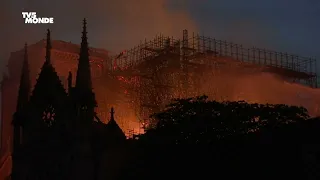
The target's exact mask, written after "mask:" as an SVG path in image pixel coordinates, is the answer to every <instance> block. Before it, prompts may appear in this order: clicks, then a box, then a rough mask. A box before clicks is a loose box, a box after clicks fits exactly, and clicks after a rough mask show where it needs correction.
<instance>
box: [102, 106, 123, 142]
mask: <svg viewBox="0 0 320 180" xmlns="http://www.w3.org/2000/svg"><path fill="white" fill-rule="evenodd" d="M106 130H107V132H108V134H109V136H110V138H115V139H117V138H119V139H126V135H125V134H124V133H123V131H122V129H121V128H120V126H119V125H118V123H117V122H116V121H115V119H114V111H113V108H112V109H111V118H110V121H109V122H108V123H107V125H106Z"/></svg>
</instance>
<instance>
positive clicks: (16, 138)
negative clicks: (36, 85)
mask: <svg viewBox="0 0 320 180" xmlns="http://www.w3.org/2000/svg"><path fill="white" fill-rule="evenodd" d="M30 87H31V85H30V77H29V65H28V49H27V44H25V47H24V60H23V64H22V70H21V78H20V87H19V92H18V100H17V109H16V112H15V113H14V115H13V121H12V124H13V152H12V173H11V179H12V180H18V179H20V178H19V175H20V174H21V172H20V171H21V169H20V166H19V164H20V161H19V159H20V158H21V156H20V147H21V144H22V143H23V141H24V139H23V137H22V136H23V134H21V133H22V132H21V129H22V128H23V124H24V122H23V120H24V119H26V118H27V117H26V114H25V112H27V110H26V109H25V108H26V107H27V103H28V102H29V95H30Z"/></svg>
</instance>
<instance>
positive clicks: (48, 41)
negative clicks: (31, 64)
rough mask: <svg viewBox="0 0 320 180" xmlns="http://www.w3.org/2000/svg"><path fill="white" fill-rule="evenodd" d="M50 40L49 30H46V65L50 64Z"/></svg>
mask: <svg viewBox="0 0 320 180" xmlns="http://www.w3.org/2000/svg"><path fill="white" fill-rule="evenodd" d="M50 59H51V38H50V30H49V29H48V30H47V46H46V63H51V60H50Z"/></svg>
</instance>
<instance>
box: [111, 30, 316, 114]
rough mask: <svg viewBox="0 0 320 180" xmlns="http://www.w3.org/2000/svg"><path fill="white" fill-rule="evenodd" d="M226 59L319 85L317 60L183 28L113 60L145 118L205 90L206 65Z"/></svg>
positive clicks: (117, 75)
mask: <svg viewBox="0 0 320 180" xmlns="http://www.w3.org/2000/svg"><path fill="white" fill-rule="evenodd" d="M223 58H228V59H232V60H234V61H235V62H237V63H240V64H242V65H243V66H248V67H249V66H252V65H255V66H258V67H261V69H262V70H263V71H267V72H272V73H276V74H278V75H281V76H283V77H286V78H287V79H288V80H290V81H293V82H298V83H302V84H305V85H308V86H311V87H317V75H316V60H315V59H313V58H304V57H301V56H298V55H292V54H288V53H281V52H275V51H270V50H266V49H260V48H256V47H253V48H245V47H243V46H242V45H239V44H235V43H231V42H227V41H222V40H217V39H213V38H209V37H204V36H199V35H196V34H194V33H193V34H192V37H189V36H188V31H187V30H184V31H183V38H182V40H180V39H174V38H173V37H166V36H163V35H160V36H157V37H156V38H154V39H153V40H151V41H147V40H145V41H144V42H140V44H139V45H138V46H136V47H134V48H132V49H129V50H127V51H124V52H122V53H120V54H119V55H118V56H116V57H114V58H113V60H112V61H109V62H108V70H109V71H110V72H111V73H110V74H111V76H113V77H114V78H117V79H118V80H120V81H121V82H123V83H122V87H123V88H124V89H125V91H127V92H129V93H128V95H129V96H130V98H131V99H132V104H133V106H134V108H135V109H136V111H137V112H138V113H139V116H140V117H143V118H145V117H147V116H148V115H149V114H150V113H152V112H156V111H158V110H160V109H161V108H163V107H164V105H165V104H166V103H168V101H169V100H171V99H172V98H177V97H187V96H192V95H195V94H197V93H199V91H200V90H199V89H197V88H198V87H199V86H198V85H199V83H201V81H202V79H203V78H204V77H203V72H204V69H215V68H217V66H218V65H219V64H221V63H225V64H226V63H228V62H227V61H221V59H223Z"/></svg>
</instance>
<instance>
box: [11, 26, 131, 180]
mask: <svg viewBox="0 0 320 180" xmlns="http://www.w3.org/2000/svg"><path fill="white" fill-rule="evenodd" d="M50 50H51V40H50V31H49V30H48V32H47V40H46V57H45V61H44V63H43V66H42V68H41V72H40V74H39V76H38V79H37V81H36V84H35V86H34V88H33V90H32V92H31V85H30V75H29V67H28V50H27V46H25V55H24V62H23V68H22V73H21V79H20V87H19V92H18V101H17V107H16V112H15V113H14V116H13V121H12V125H13V127H14V130H13V134H14V135H13V153H12V173H11V179H12V180H64V179H65V180H71V179H77V180H98V179H105V178H106V177H107V176H108V175H106V173H108V170H107V169H108V168H106V167H110V163H112V161H111V160H110V161H108V160H106V159H107V158H105V157H106V154H108V153H109V154H110V153H113V152H117V151H118V150H119V149H123V148H124V147H123V146H125V144H126V137H125V135H124V133H123V132H122V130H121V129H120V127H119V126H118V125H117V123H116V122H115V120H114V116H113V114H114V110H113V109H111V119H110V121H109V123H108V124H103V123H102V122H101V121H100V120H99V118H98V117H97V115H96V113H95V110H94V109H95V107H96V106H97V103H96V100H95V94H94V92H93V89H92V82H91V72H90V63H89V48H88V42H87V32H86V20H84V22H83V32H82V42H81V49H80V54H79V62H78V69H77V73H76V77H75V78H76V80H75V81H76V83H75V86H74V87H73V86H72V78H73V75H72V73H71V72H70V73H69V77H68V89H67V90H66V89H65V88H64V87H63V85H62V83H61V81H60V79H59V77H58V75H57V73H56V71H55V68H54V67H53V66H52V64H51V62H50V54H51V53H50ZM107 156H108V155H107ZM109 156H110V155H109ZM109 169H110V168H109Z"/></svg>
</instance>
